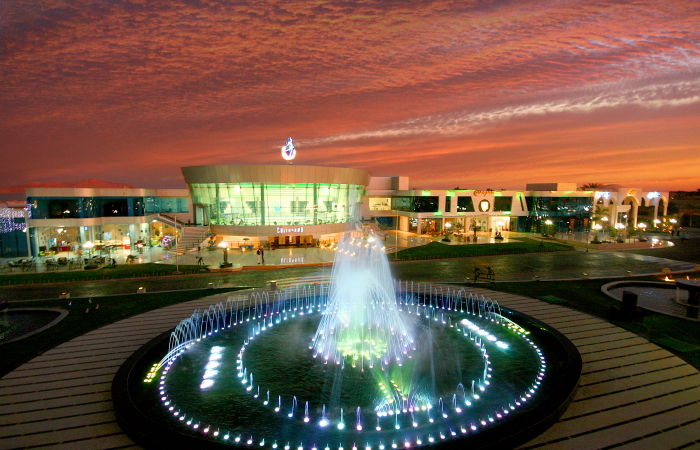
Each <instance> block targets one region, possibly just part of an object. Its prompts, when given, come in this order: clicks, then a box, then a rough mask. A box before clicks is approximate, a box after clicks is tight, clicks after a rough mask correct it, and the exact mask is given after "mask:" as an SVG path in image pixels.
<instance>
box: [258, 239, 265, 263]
mask: <svg viewBox="0 0 700 450" xmlns="http://www.w3.org/2000/svg"><path fill="white" fill-rule="evenodd" d="M261 262H262V264H265V249H264V248H263V246H262V244H261V245H260V246H259V247H258V264H260V263H261Z"/></svg>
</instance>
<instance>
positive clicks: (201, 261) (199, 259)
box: [197, 256, 204, 266]
mask: <svg viewBox="0 0 700 450" xmlns="http://www.w3.org/2000/svg"><path fill="white" fill-rule="evenodd" d="M203 264H204V258H202V257H201V256H198V257H197V265H198V266H201V265H203Z"/></svg>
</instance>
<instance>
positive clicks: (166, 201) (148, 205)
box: [27, 197, 188, 219]
mask: <svg viewBox="0 0 700 450" xmlns="http://www.w3.org/2000/svg"><path fill="white" fill-rule="evenodd" d="M27 203H29V204H30V205H31V206H32V218H34V219H89V218H93V217H138V216H144V215H146V214H155V213H158V212H171V213H178V212H182V213H186V212H188V206H187V198H157V197H145V198H144V197H66V198H61V197H29V198H28V199H27Z"/></svg>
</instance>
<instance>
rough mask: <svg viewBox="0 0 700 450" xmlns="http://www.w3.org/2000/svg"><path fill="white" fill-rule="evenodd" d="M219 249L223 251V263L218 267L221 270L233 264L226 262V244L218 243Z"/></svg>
mask: <svg viewBox="0 0 700 450" xmlns="http://www.w3.org/2000/svg"><path fill="white" fill-rule="evenodd" d="M219 247H221V249H222V250H223V251H224V262H222V263H221V264H219V267H221V268H222V269H223V268H225V267H231V266H232V265H233V264H231V263H230V262H228V242H226V241H221V242H220V243H219Z"/></svg>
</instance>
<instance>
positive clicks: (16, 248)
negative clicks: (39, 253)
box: [0, 208, 27, 258]
mask: <svg viewBox="0 0 700 450" xmlns="http://www.w3.org/2000/svg"><path fill="white" fill-rule="evenodd" d="M17 256H27V225H26V223H25V219H24V211H23V210H21V209H16V208H0V258H14V257H17Z"/></svg>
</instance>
